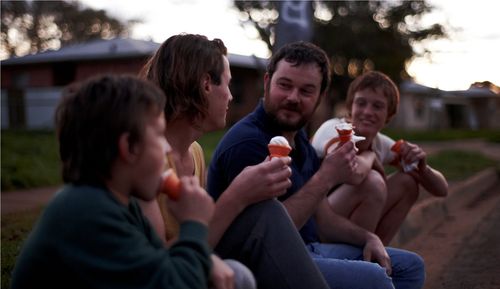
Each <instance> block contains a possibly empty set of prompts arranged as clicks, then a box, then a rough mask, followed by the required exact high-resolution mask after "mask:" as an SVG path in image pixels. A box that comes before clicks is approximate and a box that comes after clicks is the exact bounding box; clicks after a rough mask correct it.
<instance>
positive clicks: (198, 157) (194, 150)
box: [158, 142, 206, 241]
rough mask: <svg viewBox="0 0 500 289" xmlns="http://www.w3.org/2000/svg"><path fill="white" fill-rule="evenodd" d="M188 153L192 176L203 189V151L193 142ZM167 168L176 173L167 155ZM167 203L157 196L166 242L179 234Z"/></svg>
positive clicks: (204, 174)
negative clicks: (196, 178)
mask: <svg viewBox="0 0 500 289" xmlns="http://www.w3.org/2000/svg"><path fill="white" fill-rule="evenodd" d="M189 151H190V152H191V155H192V156H193V162H194V172H193V175H194V176H196V177H198V181H199V182H200V186H201V187H202V188H204V187H205V182H206V173H205V156H204V155H203V149H202V148H201V146H200V144H199V143H197V142H193V143H192V144H191V146H190V147H189ZM167 168H172V169H173V170H174V171H175V172H177V169H176V168H175V163H174V161H173V160H172V159H171V158H170V157H169V156H168V155H167V167H166V168H165V169H167ZM168 201H169V200H168V197H167V196H166V195H165V194H159V196H158V204H159V205H160V210H161V215H162V217H163V222H164V224H165V237H166V239H167V241H168V240H170V239H172V238H174V237H176V236H177V235H178V234H179V223H178V222H177V220H176V219H175V218H174V217H173V216H172V214H171V213H170V211H169V210H168V208H167V202H168Z"/></svg>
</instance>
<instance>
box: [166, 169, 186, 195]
mask: <svg viewBox="0 0 500 289" xmlns="http://www.w3.org/2000/svg"><path fill="white" fill-rule="evenodd" d="M180 189H181V182H180V180H179V178H178V177H177V174H176V173H175V172H174V170H173V169H168V170H167V171H165V173H164V174H163V180H162V184H161V192H162V193H164V194H166V195H167V196H168V197H169V198H170V199H172V200H174V201H175V200H177V199H179V193H180Z"/></svg>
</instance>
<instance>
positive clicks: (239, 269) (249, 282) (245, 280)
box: [224, 259, 257, 289]
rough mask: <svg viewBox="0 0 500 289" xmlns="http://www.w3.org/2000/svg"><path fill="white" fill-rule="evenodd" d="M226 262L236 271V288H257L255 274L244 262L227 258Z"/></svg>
mask: <svg viewBox="0 0 500 289" xmlns="http://www.w3.org/2000/svg"><path fill="white" fill-rule="evenodd" d="M224 262H225V263H226V264H227V265H228V266H229V267H230V268H231V269H232V270H233V272H234V288H235V289H255V288H257V282H256V281H255V277H254V276H253V274H252V272H251V271H250V269H248V268H247V267H246V266H245V265H243V264H242V263H240V262H238V261H236V260H232V259H226V260H224Z"/></svg>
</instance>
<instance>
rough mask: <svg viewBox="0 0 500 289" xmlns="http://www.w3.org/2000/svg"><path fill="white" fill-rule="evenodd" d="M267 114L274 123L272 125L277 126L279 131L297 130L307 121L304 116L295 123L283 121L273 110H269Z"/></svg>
mask: <svg viewBox="0 0 500 289" xmlns="http://www.w3.org/2000/svg"><path fill="white" fill-rule="evenodd" d="M268 114H269V117H270V120H271V122H272V123H273V124H274V126H276V128H278V129H279V130H280V131H284V132H294V131H298V130H300V129H302V128H303V127H304V126H305V125H306V123H307V120H306V119H304V118H301V119H300V120H299V121H298V122H296V123H290V122H287V121H283V120H281V119H279V118H278V116H277V115H276V113H275V112H270V113H268Z"/></svg>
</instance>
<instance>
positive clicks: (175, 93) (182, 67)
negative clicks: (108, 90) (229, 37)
mask: <svg viewBox="0 0 500 289" xmlns="http://www.w3.org/2000/svg"><path fill="white" fill-rule="evenodd" d="M225 55H227V48H226V46H224V42H222V40H220V39H217V38H216V39H213V40H208V38H207V37H206V36H203V35H196V34H179V35H174V36H172V37H170V38H168V39H167V40H165V42H163V44H162V45H161V46H160V48H159V49H158V50H157V51H156V53H155V54H154V55H153V56H152V57H151V58H150V59H149V61H148V62H147V63H146V65H145V66H144V67H143V68H142V70H141V73H140V76H141V78H143V79H148V80H149V81H151V82H153V83H154V84H156V85H158V86H159V87H160V88H161V89H162V90H163V92H164V93H165V95H166V96H167V103H166V105H165V117H166V119H167V121H171V120H173V119H175V118H177V117H179V116H187V117H188V119H190V120H191V121H194V120H195V119H197V118H201V119H203V118H204V117H205V116H206V113H207V107H208V100H207V99H206V97H205V95H204V93H203V86H202V79H203V77H204V76H205V75H206V74H208V75H209V76H210V79H211V82H212V83H213V84H215V85H220V84H221V76H222V73H223V72H224V62H223V56H225Z"/></svg>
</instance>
